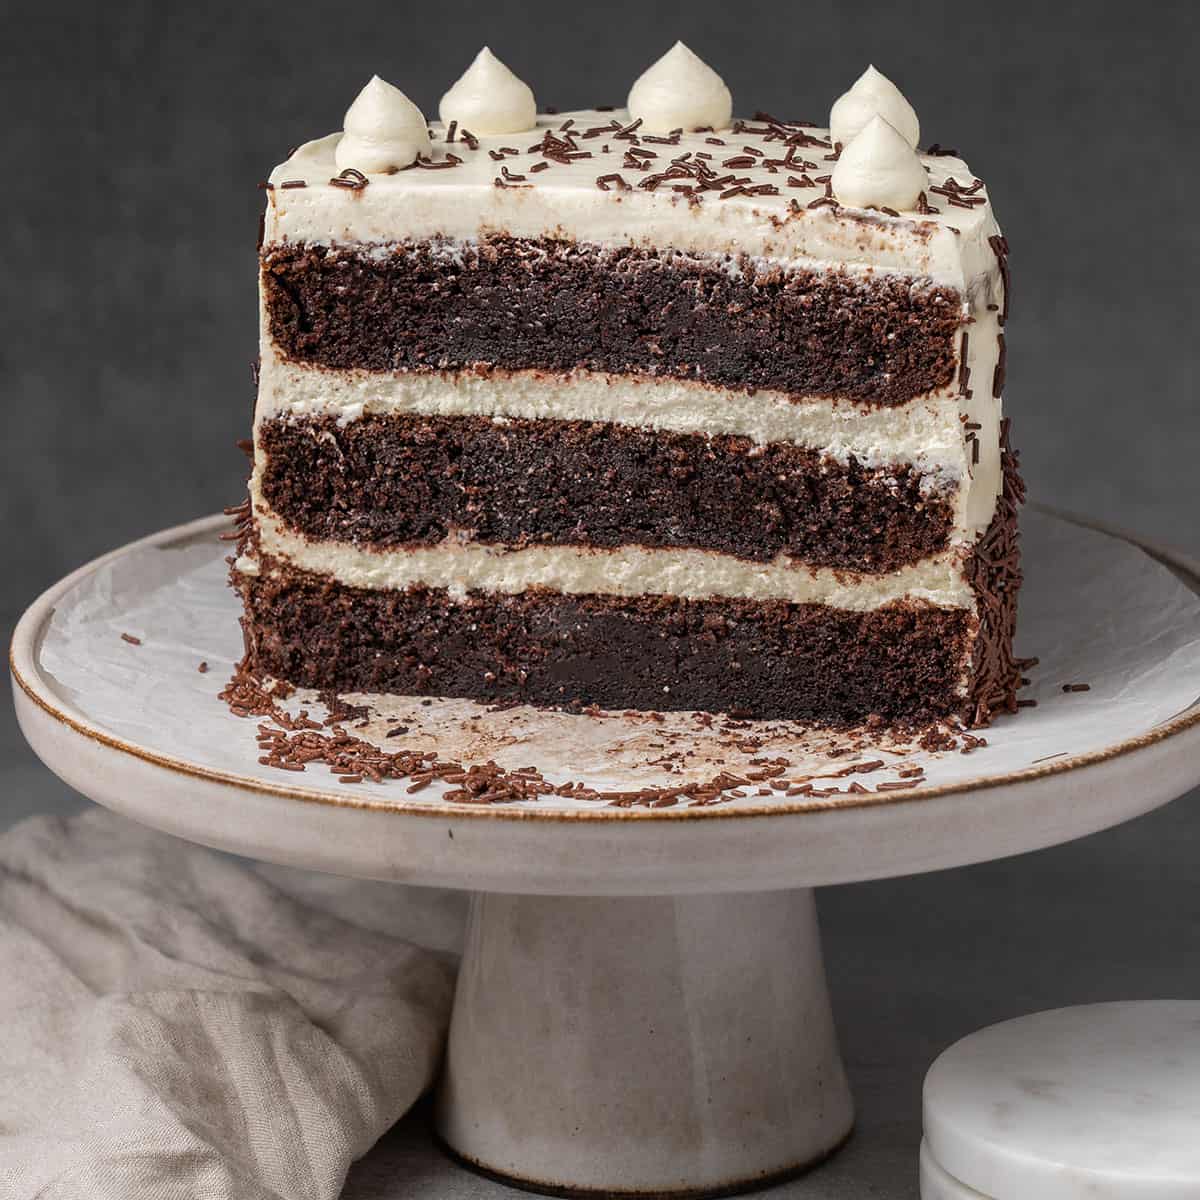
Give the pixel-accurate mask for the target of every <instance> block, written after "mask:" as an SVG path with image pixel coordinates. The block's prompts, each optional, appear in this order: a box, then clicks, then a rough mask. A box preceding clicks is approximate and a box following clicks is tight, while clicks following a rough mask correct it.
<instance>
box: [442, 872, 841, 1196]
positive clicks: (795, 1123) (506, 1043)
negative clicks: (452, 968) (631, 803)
mask: <svg viewBox="0 0 1200 1200" xmlns="http://www.w3.org/2000/svg"><path fill="white" fill-rule="evenodd" d="M437 1123H438V1132H439V1134H440V1136H441V1138H442V1139H443V1141H444V1142H445V1143H446V1144H447V1146H448V1147H449V1148H450V1149H451V1150H452V1151H453V1152H454V1153H455V1154H456V1155H457V1156H458V1157H459V1158H461V1159H462V1160H463V1161H465V1162H466V1163H467V1164H469V1165H471V1166H474V1167H477V1168H479V1169H480V1170H483V1171H485V1172H486V1173H488V1174H490V1175H495V1176H499V1177H502V1178H503V1179H505V1180H506V1181H508V1182H511V1183H514V1184H517V1185H518V1186H523V1187H527V1188H533V1189H536V1190H538V1191H542V1192H558V1193H571V1194H574V1193H588V1192H603V1193H605V1194H609V1195H613V1194H622V1193H628V1194H639V1195H645V1194H654V1195H657V1196H661V1195H664V1194H676V1195H680V1194H686V1195H689V1196H696V1195H714V1194H719V1193H729V1192H735V1191H744V1190H748V1189H751V1188H754V1187H759V1186H762V1184H763V1183H764V1182H767V1181H770V1180H774V1179H776V1178H778V1177H780V1176H782V1175H787V1174H792V1173H794V1172H797V1171H801V1170H804V1169H805V1168H807V1167H810V1166H813V1165H814V1164H815V1163H817V1162H819V1161H820V1160H822V1159H823V1158H825V1157H826V1156H827V1155H828V1154H830V1153H831V1152H832V1151H833V1150H835V1149H836V1148H837V1147H838V1146H839V1145H840V1144H841V1143H842V1142H843V1141H844V1140H845V1139H846V1137H847V1136H848V1135H849V1132H850V1128H851V1125H852V1123H853V1106H852V1102H851V1098H850V1091H849V1088H848V1086H847V1083H846V1076H845V1072H844V1070H843V1068H842V1063H841V1059H840V1057H839V1055H838V1048H837V1040H836V1036H835V1033H834V1027H833V1015H832V1012H831V1010H830V1005H829V994H828V990H827V988H826V984H825V970H824V965H823V963H822V960H821V945H820V935H819V932H818V929H817V919H816V908H815V905H814V902H813V893H812V891H811V890H809V889H800V890H792V891H777V892H763V893H757V894H734V895H710V896H704V895H699V896H692V895H685V896H654V897H647V898H639V897H621V898H610V897H587V898H581V897H553V896H513V895H497V894H491V893H487V894H477V895H476V896H475V897H474V899H473V902H472V906H471V918H470V924H469V927H468V933H467V942H466V951H465V955H464V958H463V964H462V970H461V974H460V976H459V983H458V991H457V995H456V998H455V1004H454V1016H453V1020H452V1022H451V1028H450V1040H449V1050H448V1055H447V1065H446V1072H445V1076H444V1081H443V1083H442V1087H441V1092H440V1094H439V1097H438V1104H437Z"/></svg>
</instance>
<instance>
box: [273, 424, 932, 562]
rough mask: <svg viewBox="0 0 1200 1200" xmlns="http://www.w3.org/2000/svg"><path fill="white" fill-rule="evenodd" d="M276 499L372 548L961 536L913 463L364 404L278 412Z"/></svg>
mask: <svg viewBox="0 0 1200 1200" xmlns="http://www.w3.org/2000/svg"><path fill="white" fill-rule="evenodd" d="M258 444H259V447H260V448H261V449H262V451H263V452H264V453H265V455H266V465H265V467H264V469H263V473H262V477H261V480H260V487H261V491H262V495H263V498H264V499H265V500H266V501H267V503H268V504H269V505H270V506H271V509H272V510H273V511H274V512H275V513H276V514H277V515H278V516H279V517H281V518H282V519H283V520H284V521H285V522H286V523H287V524H288V525H290V526H291V527H292V528H294V529H296V530H298V531H300V532H301V533H303V534H305V535H306V536H308V537H310V538H314V539H319V540H322V541H351V542H355V543H357V544H359V545H366V546H370V547H372V548H378V549H385V548H396V547H401V546H406V545H415V544H435V543H438V542H441V541H443V540H444V539H446V538H447V537H449V536H451V535H452V534H454V535H459V536H464V537H467V538H470V539H473V540H476V541H481V542H488V543H502V544H506V545H527V544H531V543H548V544H555V545H591V546H601V547H615V546H622V545H627V544H631V543H634V544H638V545H642V546H648V547H656V548H657V547H693V548H699V549H707V550H716V551H720V552H723V553H726V554H733V555H736V556H738V557H741V558H746V559H752V560H757V561H770V560H771V559H774V558H775V557H777V556H778V555H779V554H787V555H791V556H794V557H796V558H798V559H800V560H802V561H804V562H805V563H808V564H810V565H813V566H825V567H836V568H843V569H847V570H854V571H865V572H886V571H892V570H895V569H896V568H898V567H902V566H906V565H909V564H911V563H915V562H919V561H920V560H922V559H924V558H926V557H928V556H929V555H931V554H936V553H937V552H939V551H941V550H943V549H945V548H946V546H947V543H948V539H949V534H950V530H951V527H952V524H953V519H954V513H953V508H952V505H951V502H950V500H949V499H948V498H946V497H939V496H937V495H927V494H923V492H922V487H921V474H920V472H919V471H918V470H916V469H915V468H913V467H911V466H899V465H895V466H889V467H883V468H878V469H868V468H866V467H863V466H862V465H861V464H859V463H858V462H857V461H855V460H853V459H852V460H851V461H849V462H848V463H846V464H839V463H837V462H835V461H833V460H829V459H824V458H823V457H822V456H821V455H820V454H819V453H818V452H817V451H815V450H809V449H805V448H802V447H799V446H794V445H790V444H785V443H773V444H771V445H768V446H759V445H755V443H753V442H752V441H750V439H748V438H743V437H724V436H718V437H712V438H709V437H706V436H704V435H702V434H682V433H669V432H662V431H651V430H643V429H633V428H629V427H624V426H619V425H611V424H601V423H587V422H580V421H530V420H510V421H505V422H503V423H499V422H495V421H491V420H489V419H487V418H484V417H470V416H465V417H426V416H416V415H412V414H389V415H374V416H371V415H369V416H364V417H361V418H359V419H357V420H354V421H351V422H348V423H346V424H344V425H341V426H339V424H338V421H337V419H336V418H334V417H305V418H296V417H285V418H275V419H272V420H267V421H263V422H261V423H260V425H259V427H258Z"/></svg>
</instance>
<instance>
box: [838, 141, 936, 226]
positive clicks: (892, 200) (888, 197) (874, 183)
mask: <svg viewBox="0 0 1200 1200" xmlns="http://www.w3.org/2000/svg"><path fill="white" fill-rule="evenodd" d="M928 186H929V177H928V176H927V175H926V173H925V168H924V167H923V166H922V165H921V160H920V159H919V158H918V157H917V154H916V151H915V150H913V148H912V147H911V146H910V145H909V144H908V143H907V142H906V141H905V140H904V138H903V137H901V136H900V134H899V133H897V132H896V130H895V129H893V128H892V126H891V125H889V124H888V122H887V121H885V120H884V118H883V117H872V118H871V119H870V121H868V122H867V124H866V125H865V126H864V127H863V129H862V131H861V132H860V133H859V134H858V136H857V137H856V138H855V139H854V141H852V142H851V143H850V144H849V145H848V146H847V147H846V148H845V149H844V150H843V151H842V155H841V157H840V158H839V159H838V161H837V165H836V166H835V167H834V168H833V194H834V195H835V196H836V197H837V198H838V200H839V201H840V202H841V203H842V204H854V205H857V206H859V207H860V208H866V207H867V206H868V205H874V206H876V207H879V208H883V207H887V208H894V209H896V210H897V211H899V212H907V211H910V210H912V209H914V208H916V206H917V198H918V197H919V196H920V194H921V193H922V192H923V191H924V190H925V189H926V188H927V187H928Z"/></svg>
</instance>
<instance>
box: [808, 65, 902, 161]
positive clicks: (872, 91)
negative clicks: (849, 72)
mask: <svg viewBox="0 0 1200 1200" xmlns="http://www.w3.org/2000/svg"><path fill="white" fill-rule="evenodd" d="M872 117H882V118H883V119H884V120H885V121H886V122H887V123H888V124H889V125H890V126H891V127H892V128H893V129H894V130H895V131H896V132H897V133H898V134H900V136H901V137H902V138H903V139H904V140H905V141H906V142H907V143H908V144H909V146H910V147H912V148H913V149H916V147H917V145H918V144H919V143H920V140H921V122H920V121H918V120H917V114H916V113H915V112H914V111H913V106H912V105H911V104H909V102H908V101H907V100H906V99H905V98H904V94H903V93H902V92H901V91H900V89H899V88H898V87H897V86H896V85H895V84H894V83H893V82H892V81H891V80H890V79H889V78H888V77H887V76H886V75H884V74H883V72H882V71H877V70H875V68H874V67H868V68H867V69H866V70H865V71H864V72H863V73H862V74H861V75H860V76H859V77H858V78H857V79H856V80H855V81H854V86H853V87H852V88H851V89H850V90H849V91H848V92H845V93H844V94H843V95H841V96H839V97H838V98H837V100H835V101H834V104H833V108H832V109H831V110H830V113H829V131H830V133H832V134H833V140H834V141H835V142H841V143H842V145H843V146H848V145H850V143H851V142H852V141H854V139H855V138H856V137H857V136H858V135H859V134H860V133H861V132H862V131H863V129H865V128H866V126H867V125H868V124H869V123H870V120H871V118H872Z"/></svg>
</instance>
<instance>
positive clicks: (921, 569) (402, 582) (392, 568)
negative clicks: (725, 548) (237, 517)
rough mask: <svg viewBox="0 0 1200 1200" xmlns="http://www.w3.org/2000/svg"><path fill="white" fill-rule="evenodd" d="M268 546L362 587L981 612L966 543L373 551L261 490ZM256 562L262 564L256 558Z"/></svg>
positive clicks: (460, 546) (473, 545)
mask: <svg viewBox="0 0 1200 1200" xmlns="http://www.w3.org/2000/svg"><path fill="white" fill-rule="evenodd" d="M254 507H255V512H256V513H257V514H258V518H259V524H258V528H259V536H260V543H259V544H260V546H261V548H262V551H263V552H264V553H265V554H266V555H268V556H271V557H275V558H283V559H286V560H288V561H289V562H290V563H293V564H294V565H295V566H297V567H300V568H301V569H302V570H306V571H312V572H315V573H317V574H321V575H328V576H331V577H332V578H334V579H336V580H338V581H339V582H340V583H342V584H345V585H346V586H347V587H356V588H373V589H378V588H385V589H403V588H409V587H415V586H424V587H433V588H446V589H448V590H449V591H450V592H451V593H452V594H454V595H457V596H464V595H465V594H466V593H467V592H469V591H474V590H480V591H486V592H501V593H507V594H513V593H518V592H524V591H527V590H528V589H529V588H532V587H545V588H551V589H553V590H554V591H556V592H565V593H567V594H569V595H603V596H642V595H665V596H681V597H684V598H685V599H706V598H710V597H720V596H724V597H741V598H743V599H749V600H787V601H789V602H791V603H793V604H829V605H833V606H834V607H836V608H844V609H852V610H854V611H858V612H865V611H870V610H871V609H874V608H878V607H879V606H880V605H883V604H889V603H893V602H895V601H900V600H911V601H919V602H924V603H927V604H932V605H936V606H937V607H939V608H965V609H970V610H972V611H973V610H974V607H975V594H974V592H973V591H972V590H971V586H970V584H968V583H967V581H966V580H965V579H964V578H963V574H962V555H963V551H961V550H950V551H946V552H944V553H942V554H938V555H933V556H931V557H929V558H926V559H924V560H923V561H921V562H919V563H915V564H914V565H912V566H908V567H902V568H900V569H899V570H897V571H891V572H889V573H888V574H886V575H867V574H863V573H861V572H854V571H840V570H838V571H835V570H831V569H829V568H825V567H819V568H818V567H808V566H804V565H802V564H797V563H795V562H793V561H791V560H789V559H787V558H782V557H781V558H778V559H776V560H774V561H772V562H768V563H760V562H749V561H747V560H745V559H741V558H735V557H734V556H733V555H730V554H718V553H716V552H714V551H711V550H657V549H648V548H646V547H644V546H637V545H629V546H621V547H619V548H616V549H596V548H591V547H577V546H540V545H537V546H524V547H520V548H513V547H507V546H495V545H487V544H483V543H479V542H465V541H459V540H454V539H451V540H447V541H444V542H441V543H439V544H437V545H434V546H415V547H409V548H406V549H404V550H394V551H387V550H385V551H379V550H367V549H363V548H362V547H359V546H356V545H354V544H352V543H348V542H326V541H318V540H311V539H309V538H306V537H304V536H303V535H302V534H298V533H295V532H293V531H292V530H291V529H289V528H288V527H287V526H286V525H285V524H284V522H283V521H282V520H281V519H280V518H279V517H278V516H277V515H276V514H275V513H273V512H272V511H271V509H270V507H269V506H268V505H267V504H266V502H265V501H263V500H262V499H261V497H258V496H256V497H255V503H254ZM252 562H254V563H255V566H257V561H256V560H252Z"/></svg>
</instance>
